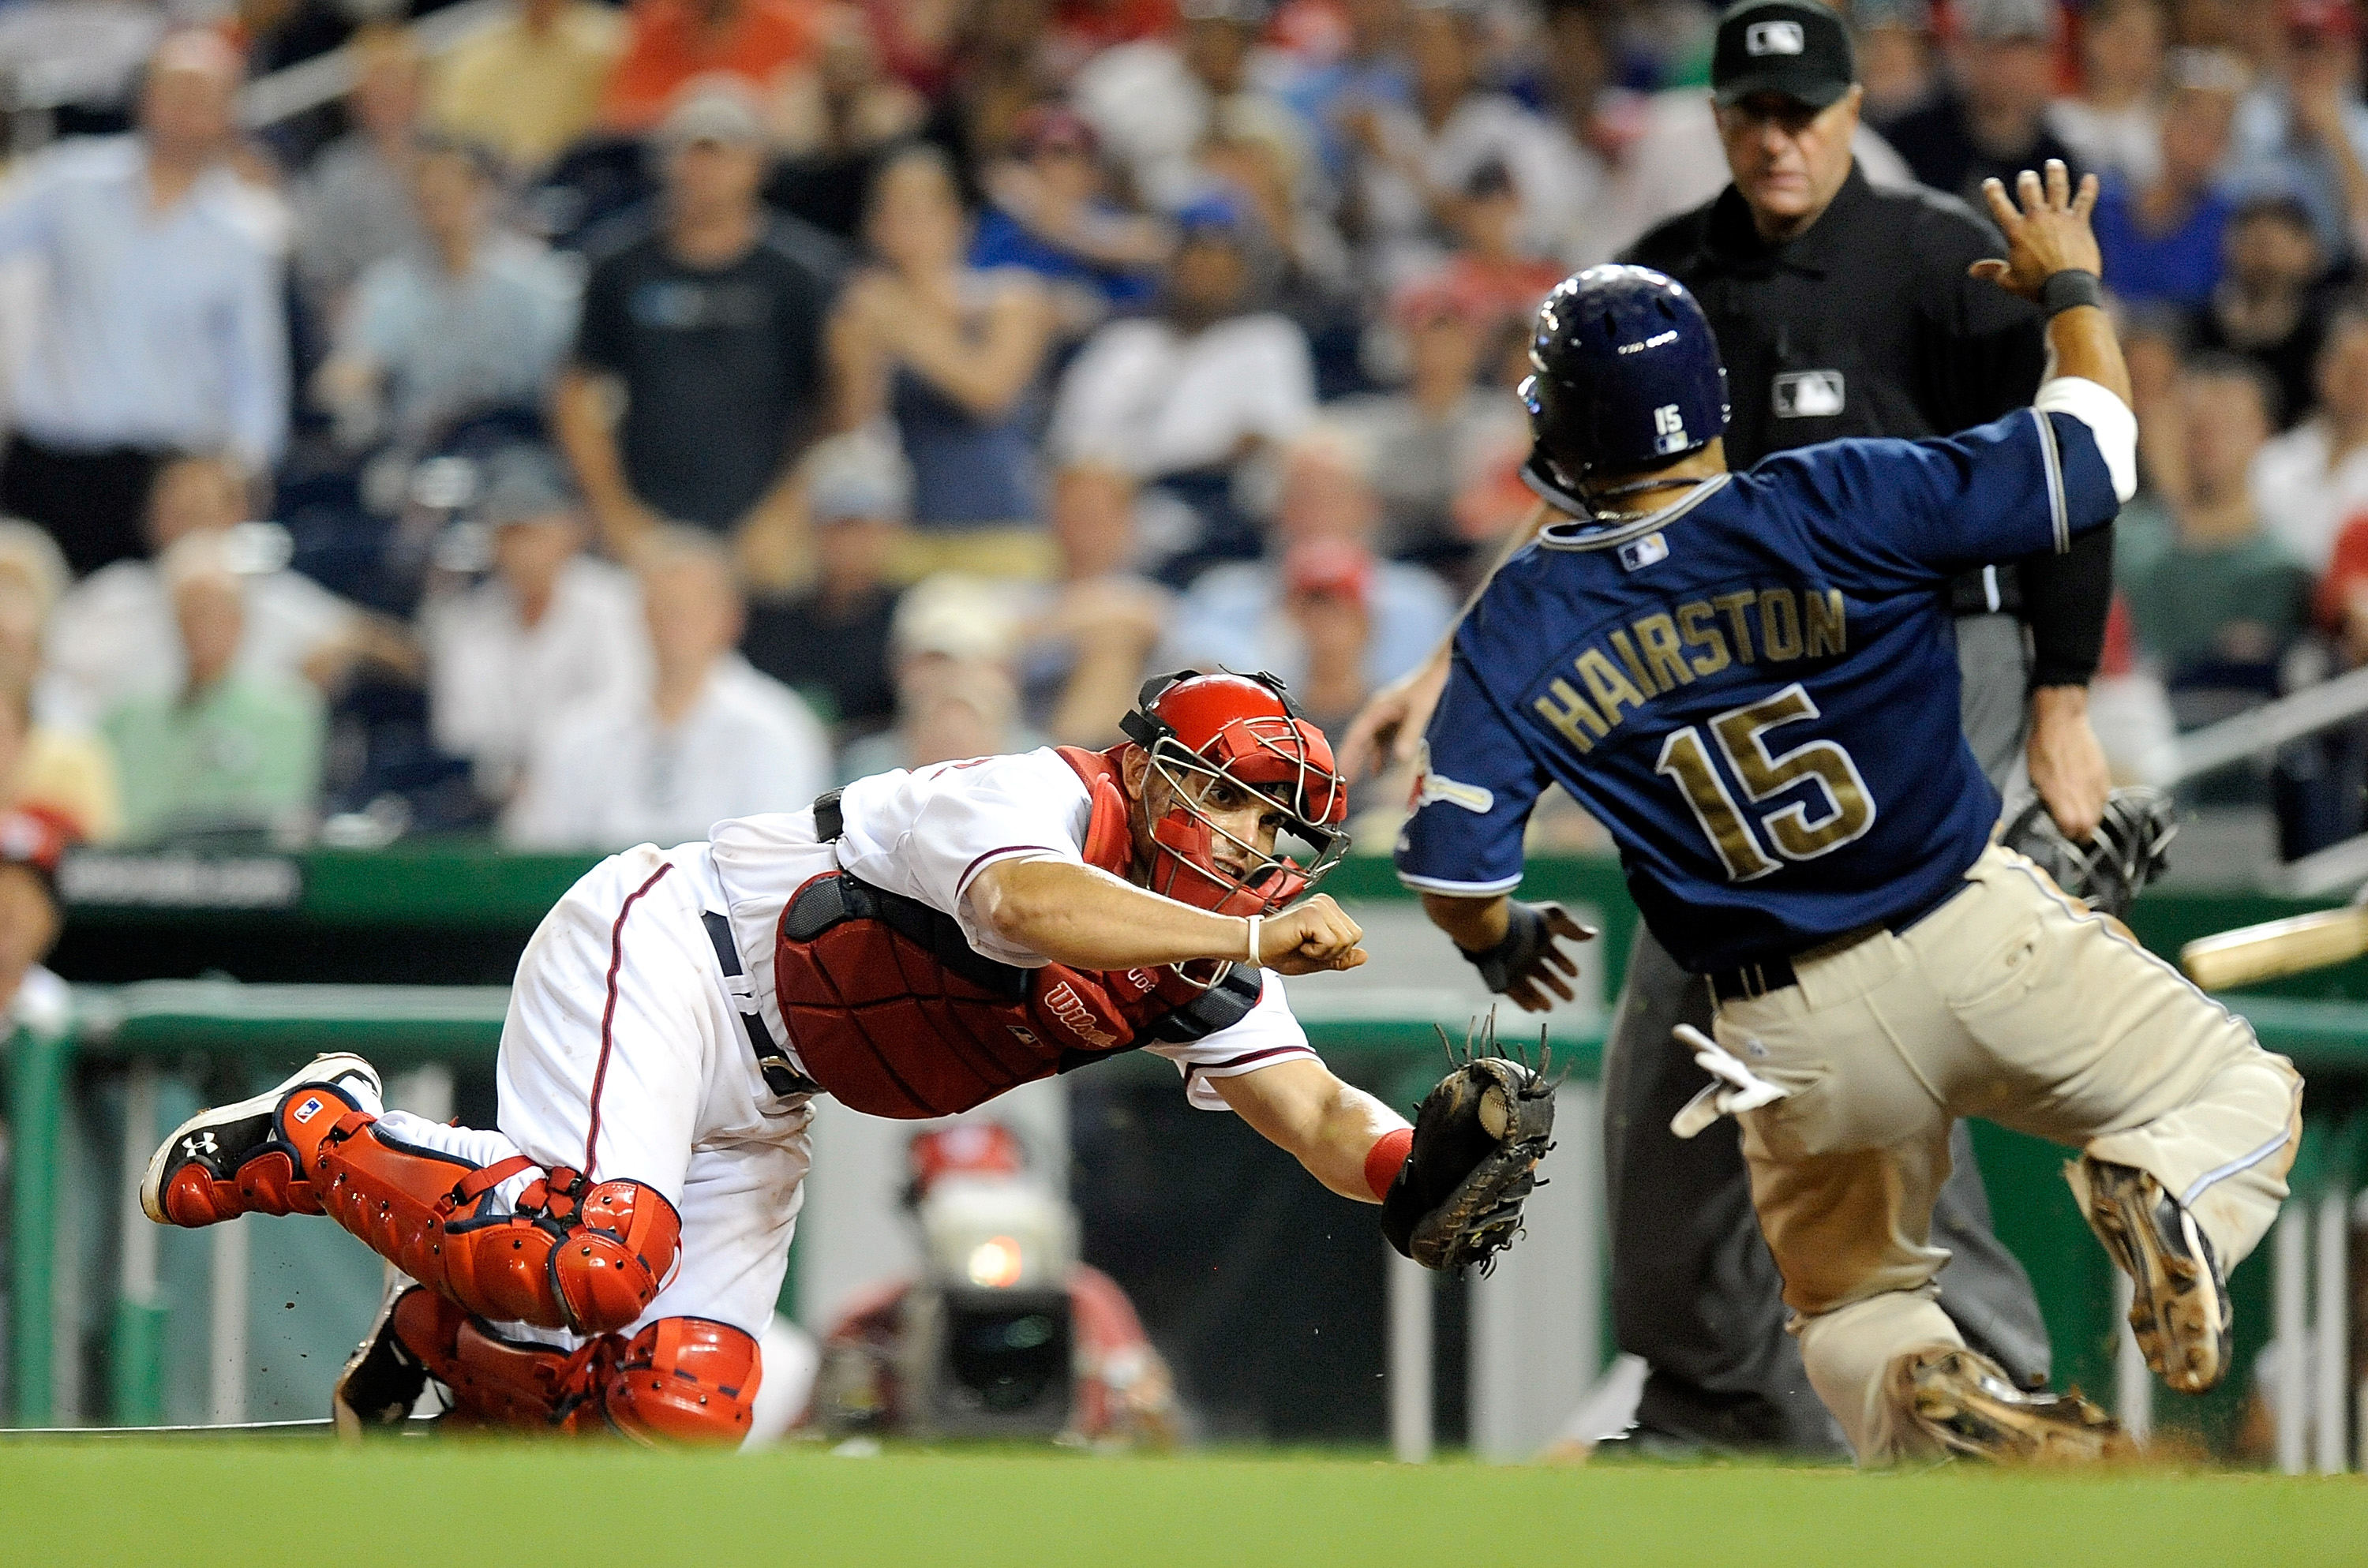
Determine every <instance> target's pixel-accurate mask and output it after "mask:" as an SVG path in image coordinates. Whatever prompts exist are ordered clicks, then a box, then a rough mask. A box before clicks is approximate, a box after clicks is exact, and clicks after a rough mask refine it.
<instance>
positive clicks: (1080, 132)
mask: <svg viewBox="0 0 2368 1568" xmlns="http://www.w3.org/2000/svg"><path fill="white" fill-rule="evenodd" d="M1100 146H1101V143H1100V139H1099V137H1097V136H1096V135H1095V134H1094V130H1093V127H1091V126H1089V125H1087V123H1086V122H1085V120H1084V119H1082V118H1080V117H1079V116H1078V115H1077V114H1076V113H1075V112H1074V111H1072V110H1069V109H1066V108H1061V107H1059V106H1058V105H1053V104H1039V105H1037V106H1036V107H1035V108H1031V109H1030V110H1029V111H1028V112H1027V113H1025V114H1023V115H1021V116H1020V117H1019V123H1018V124H1017V126H1015V127H1014V129H1013V131H1012V148H1013V153H1014V154H1015V155H1014V156H1013V157H1011V158H1009V159H1007V160H1005V161H1003V162H1001V163H998V164H996V165H994V166H992V167H990V168H989V169H987V170H986V171H985V176H984V182H983V183H984V184H985V187H986V193H987V207H986V210H985V211H984V212H982V213H981V214H980V215H979V220H978V227H977V231H976V233H974V234H973V236H972V238H971V247H970V265H971V266H972V267H976V268H979V269H980V270H982V271H984V270H986V269H989V268H992V267H1024V268H1026V269H1027V270H1028V271H1030V272H1033V273H1035V274H1036V275H1037V276H1039V277H1041V278H1043V279H1045V281H1046V282H1048V283H1050V284H1052V285H1053V290H1054V293H1055V295H1056V296H1068V297H1067V298H1063V299H1061V300H1060V301H1059V303H1060V304H1061V306H1062V315H1063V324H1064V327H1066V328H1067V329H1068V330H1069V331H1071V332H1073V333H1076V334H1077V335H1083V334H1084V333H1085V332H1086V331H1087V330H1089V329H1091V328H1092V327H1094V326H1096V325H1099V324H1100V322H1101V320H1102V318H1103V317H1105V316H1107V315H1109V314H1110V313H1111V312H1114V311H1121V310H1127V309H1131V308H1133V307H1135V306H1139V305H1143V304H1145V303H1147V302H1148V301H1150V299H1151V297H1152V295H1153V293H1154V292H1155V290H1156V289H1157V287H1158V275H1159V268H1160V267H1162V266H1164V265H1166V263H1167V257H1168V255H1169V253H1170V252H1171V251H1172V250H1173V249H1174V239H1173V236H1172V235H1171V234H1170V233H1169V232H1168V229H1167V225H1166V224H1164V223H1161V222H1157V221H1156V220H1153V219H1149V218H1145V217H1143V216H1140V215H1138V214H1135V213H1132V212H1128V211H1127V210H1124V209H1123V208H1121V207H1120V206H1118V205H1117V204H1116V203H1114V202H1112V201H1110V199H1108V198H1107V197H1106V196H1105V195H1104V194H1103V185H1104V183H1105V182H1104V176H1103V170H1102V165H1101V163H1100V160H1099V153H1100Z"/></svg>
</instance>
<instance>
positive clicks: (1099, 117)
mask: <svg viewBox="0 0 2368 1568" xmlns="http://www.w3.org/2000/svg"><path fill="white" fill-rule="evenodd" d="M1179 9H1180V11H1181V13H1182V16H1183V26H1182V28H1180V29H1179V30H1178V33H1177V35H1176V38H1175V39H1174V40H1173V41H1172V42H1171V41H1170V40H1167V39H1165V38H1146V39H1139V40H1135V41H1134V42H1133V43H1123V44H1120V45H1118V46H1117V47H1115V48H1113V49H1110V50H1109V51H1105V52H1103V53H1102V54H1100V55H1099V56H1097V57H1096V58H1095V59H1093V60H1092V61H1090V62H1087V64H1086V66H1085V67H1084V68H1083V69H1082V70H1080V71H1079V72H1078V73H1077V75H1076V81H1075V82H1074V83H1072V84H1071V88H1070V91H1071V95H1072V98H1073V101H1074V102H1075V103H1076V108H1077V112H1078V113H1080V114H1082V115H1083V116H1084V117H1085V118H1086V119H1087V121H1088V122H1090V123H1091V124H1092V125H1093V127H1094V129H1095V130H1096V131H1098V132H1099V134H1100V136H1101V139H1102V145H1103V146H1104V147H1105V148H1106V149H1108V151H1109V153H1110V157H1111V158H1112V159H1114V160H1115V161H1116V162H1117V163H1118V165H1120V166H1121V168H1123V169H1124V170H1125V171H1126V172H1127V174H1128V176H1129V177H1130V179H1131V181H1132V183H1133V187H1134V189H1135V191H1136V192H1137V193H1138V194H1139V195H1140V196H1142V198H1143V199H1144V200H1146V201H1148V202H1149V203H1150V204H1151V205H1152V206H1153V207H1155V208H1156V209H1159V210H1163V211H1174V210H1178V209H1179V208H1181V207H1184V206H1185V205H1187V204H1188V203H1190V201H1191V200H1192V199H1194V198H1195V197H1196V196H1197V195H1198V194H1199V193H1200V192H1201V190H1202V188H1203V187H1204V181H1203V178H1202V176H1201V173H1200V171H1199V170H1198V168H1197V167H1196V165H1195V158H1194V154H1195V153H1196V152H1197V150H1198V149H1199V148H1200V146H1201V143H1202V142H1205V141H1207V140H1208V138H1209V136H1210V134H1211V133H1212V131H1215V130H1216V129H1217V128H1218V127H1219V126H1220V125H1221V124H1224V125H1225V126H1227V127H1228V128H1229V129H1230V133H1231V134H1232V135H1233V136H1234V137H1235V138H1236V139H1272V140H1279V141H1283V142H1292V143H1294V144H1298V143H1302V142H1304V131H1303V130H1302V128H1301V124H1300V121H1299V119H1298V117H1297V116H1296V115H1294V114H1293V113H1292V110H1291V109H1290V108H1288V107H1287V106H1285V105H1284V104H1283V102H1282V101H1281V99H1280V98H1278V97H1274V96H1273V95H1272V94H1270V93H1268V92H1266V91H1264V90H1263V89H1261V88H1259V87H1258V86H1257V85H1254V83H1253V81H1252V79H1251V74H1250V60H1251V54H1252V51H1254V50H1255V49H1256V48H1257V45H1258V34H1259V31H1260V30H1261V29H1262V28H1264V27H1265V26H1266V23H1267V18H1268V17H1269V13H1270V11H1271V6H1270V5H1269V0H1182V5H1181V6H1180V7H1179ZM1296 161H1297V162H1299V163H1303V164H1304V162H1305V161H1306V160H1305V159H1304V157H1303V158H1300V159H1298V160H1296Z"/></svg>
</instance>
